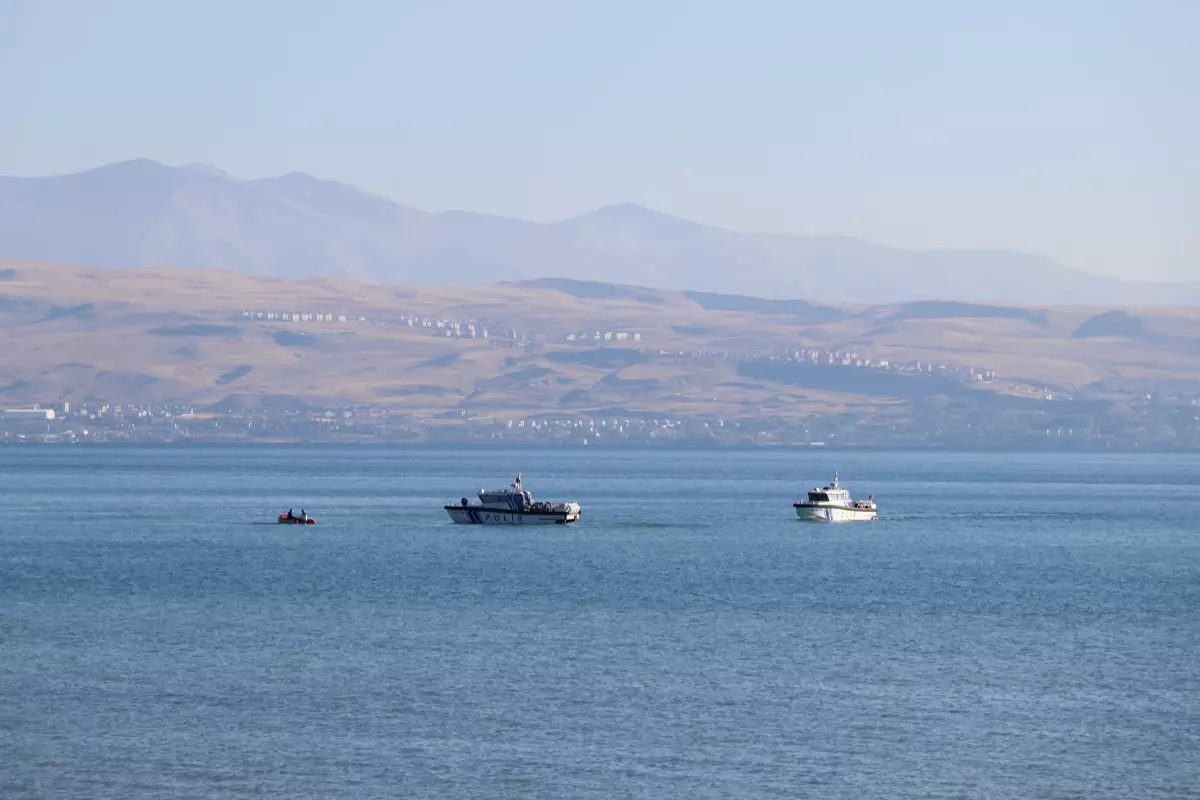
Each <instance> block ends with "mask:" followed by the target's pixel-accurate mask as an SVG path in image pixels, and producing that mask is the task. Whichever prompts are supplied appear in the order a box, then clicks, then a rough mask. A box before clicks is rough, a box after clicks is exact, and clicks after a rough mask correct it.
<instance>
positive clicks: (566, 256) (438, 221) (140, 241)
mask: <svg viewBox="0 0 1200 800" xmlns="http://www.w3.org/2000/svg"><path fill="white" fill-rule="evenodd" d="M0 255H6V256H10V257H15V258H22V259H37V260H45V261H52V262H60V263H73V264H81V265H93V266H102V267H130V266H163V265H166V266H181V267H220V268H225V269H232V270H237V271H241V272H246V273H250V274H254V275H266V276H277V277H313V276H332V277H344V278H352V279H356V280H361V281H368V282H374V283H386V284H410V285H433V284H441V285H481V284H490V283H497V282H501V281H519V280H529V279H536V278H547V277H555V278H567V279H573V280H583V281H604V282H610V283H622V284H631V285H639V286H649V287H657V288H671V289H685V290H692V291H701V292H716V293H725V294H739V295H757V296H761V297H767V298H804V299H809V300H816V301H823V302H838V303H884V302H886V303H896V302H909V301H916V300H931V299H946V300H950V299H952V300H969V301H982V302H996V303H1012V304H1032V305H1056V306H1062V305H1109V306H1111V305H1121V306H1129V305H1176V306H1179V305H1200V281H1196V282H1187V283H1172V284H1166V283H1132V282H1124V281H1119V280H1115V279H1112V278H1104V277H1099V276H1095V275H1091V274H1089V273H1086V272H1082V271H1080V270H1075V269H1071V268H1068V267H1065V266H1063V265H1061V264H1058V263H1056V262H1054V261H1051V260H1049V259H1047V258H1043V257H1041V256H1037V255H1032V254H1028V253H1019V252H1010V251H998V250H992V251H987V250H926V251H915V250H903V249H899V248H893V247H886V246H883V245H878V244H873V243H871V242H867V241H863V240H861V239H854V238H850V237H844V236H794V235H788V234H769V233H737V232H733V231H727V230H723V229H720V228H715V227H711V226H707V225H700V224H697V223H694V222H688V221H687V220H683V219H678V218H675V217H670V216H667V215H665V214H660V213H657V212H655V211H651V210H649V209H645V208H641V207H639V206H635V205H630V204H620V205H614V206H607V207H605V208H601V209H599V210H597V211H594V212H592V213H589V214H585V215H583V216H580V217H573V218H571V219H565V220H561V221H559V222H553V223H547V224H542V223H535V222H528V221H524V220H516V219H506V218H502V217H494V216H488V215H484V214H473V213H468V212H461V211H450V212H445V213H440V214H431V213H428V212H425V211H420V210H418V209H413V208H408V207H405V206H402V205H399V204H397V203H393V202H391V201H390V200H386V199H384V198H382V197H377V196H375V195H372V194H368V193H367V192H364V191H362V190H360V189H356V188H354V187H353V186H347V185H345V184H341V183H336V182H332V181H325V180H319V179H317V178H314V177H312V176H309V175H305V174H302V173H292V174H289V175H284V176H282V177H278V178H265V179H261V180H239V179H237V178H235V177H232V176H230V175H228V174H226V173H224V172H222V171H221V170H219V169H216V168H214V167H210V166H207V165H191V166H186V167H169V166H164V165H162V164H159V163H157V162H154V161H149V160H144V159H142V160H136V161H128V162H123V163H120V164H112V165H109V166H106V167H101V168H99V169H94V170H90V171H87V172H81V173H77V174H73V175H62V176H54V177H43V178H14V177H0Z"/></svg>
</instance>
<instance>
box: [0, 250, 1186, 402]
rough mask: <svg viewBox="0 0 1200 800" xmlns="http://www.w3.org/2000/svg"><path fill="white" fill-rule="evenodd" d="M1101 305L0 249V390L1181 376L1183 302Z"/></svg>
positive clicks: (368, 396) (485, 397) (511, 394)
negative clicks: (944, 373)
mask: <svg viewBox="0 0 1200 800" xmlns="http://www.w3.org/2000/svg"><path fill="white" fill-rule="evenodd" d="M1111 311H1112V310H1111V309H1098V308H1061V309H1056V308H1043V309H1029V308H1014V307H998V306H986V305H977V304H967V303H916V304H907V305H890V306H830V305H820V304H812V303H807V302H797V301H765V300H759V299H755V298H749V297H739V296H735V295H717V294H707V295H706V294H701V293H696V292H677V291H667V290H652V289H643V288H637V287H630V286H619V285H613V284H601V283H590V284H589V283H579V282H570V281H566V282H564V281H535V282H531V283H524V284H522V283H516V284H506V285H498V286H487V287H419V288H418V287H394V286H378V285H369V284H364V283H357V282H353V281H348V280H338V279H329V278H312V279H304V280H283V279H279V278H268V277H258V276H250V275H245V274H240V273H236V272H222V271H215V270H202V269H184V268H171V269H126V270H115V269H95V268H92V269H84V268H73V267H66V266H61V265H55V264H46V263H35V262H25V261H12V260H9V261H0V352H3V353H4V354H5V357H4V359H3V361H2V362H0V403H2V404H6V405H13V404H18V403H29V402H51V401H54V400H58V399H74V400H77V401H83V400H101V401H108V402H144V403H149V402H163V403H166V402H184V403H194V404H211V403H218V402H221V401H224V400H226V399H227V398H229V397H231V396H238V397H250V398H255V397H257V398H262V397H292V398H296V399H298V400H301V401H303V402H307V403H312V404H318V405H349V404H356V405H372V406H380V407H389V408H396V409H408V410H411V411H413V412H414V413H422V414H430V415H437V414H462V413H468V414H472V413H489V412H521V413H525V414H536V413H568V412H569V413H584V412H594V411H597V410H603V409H622V410H624V411H626V412H629V413H645V414H701V413H703V414H717V415H724V416H730V417H734V416H737V417H756V416H772V415H780V414H803V413H810V412H812V411H814V410H822V411H829V410H831V409H842V408H845V409H855V410H870V411H873V412H874V413H879V414H887V413H891V411H892V410H894V409H895V408H896V407H897V404H900V405H903V404H910V405H911V404H913V403H919V402H923V401H925V400H928V399H930V398H935V397H941V396H946V397H966V398H976V399H978V398H984V397H991V396H1004V395H1012V396H1028V395H1029V394H1031V393H1032V392H1033V391H1034V390H1035V389H1037V388H1039V387H1052V388H1054V389H1056V390H1068V391H1070V390H1077V389H1080V388H1082V387H1085V386H1088V385H1099V384H1103V383H1104V382H1105V381H1108V382H1109V384H1113V385H1114V387H1115V388H1116V389H1120V388H1121V387H1120V385H1119V384H1121V383H1122V382H1125V383H1129V384H1132V383H1133V382H1137V381H1145V380H1153V381H1160V382H1168V383H1170V382H1177V383H1180V384H1186V383H1187V382H1188V381H1193V382H1195V381H1197V380H1198V379H1200V310H1195V309H1176V310H1169V309H1166V310H1164V309H1149V310H1147V309H1125V310H1124V312H1125V316H1124V317H1121V318H1119V319H1118V321H1117V322H1116V323H1114V322H1113V320H1114V319H1117V318H1116V317H1113V316H1111ZM282 312H286V313H287V314H288V315H289V317H290V316H291V315H292V314H299V315H306V314H307V315H309V317H314V318H310V319H301V320H300V321H293V320H291V319H288V320H286V321H285V320H283V319H279V318H278V316H279V315H280V314H281V313H282ZM1105 314H1109V315H1110V316H1107V317H1106V316H1105ZM318 315H319V317H318ZM439 325H440V326H441V327H439ZM455 325H458V329H457V332H456V330H455V328H454V326H455ZM471 325H474V326H475V332H474V338H472V334H471V332H470V326H471ZM485 328H486V329H487V330H488V336H487V338H483V330H484V329H485ZM598 334H599V336H600V338H599V339H597V338H596V337H597V335H598ZM605 334H612V336H611V338H606V337H605ZM634 334H636V335H637V340H636V341H635V340H634ZM812 349H819V350H822V351H824V350H829V351H838V352H839V353H845V352H854V353H855V354H856V355H857V357H858V358H859V359H865V360H870V361H872V362H874V363H877V362H879V361H881V360H888V361H890V362H892V363H893V364H896V363H899V362H917V361H919V362H922V363H923V364H927V365H928V364H933V365H947V366H948V367H962V368H967V367H975V368H978V369H980V370H994V371H995V372H996V373H997V379H996V380H995V381H993V382H991V383H987V384H978V385H973V384H972V385H962V384H961V383H958V382H955V381H950V380H943V379H940V378H937V376H934V378H928V379H927V378H922V377H916V376H912V375H902V374H888V375H884V374H882V373H880V372H879V371H878V370H874V371H872V370H869V369H862V368H846V369H842V368H839V369H833V368H829V369H823V370H812V369H807V368H806V367H805V365H803V364H801V365H796V364H792V363H788V362H787V361H784V360H781V359H785V358H787V357H792V358H794V356H795V352H796V351H797V350H804V351H808V350H812ZM804 358H808V356H807V355H805V356H804ZM839 367H840V364H839ZM964 393H967V394H964Z"/></svg>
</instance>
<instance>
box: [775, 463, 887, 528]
mask: <svg viewBox="0 0 1200 800" xmlns="http://www.w3.org/2000/svg"><path fill="white" fill-rule="evenodd" d="M792 507H793V508H795V509H796V516H798V517H799V518H800V519H802V520H805V521H807V522H858V521H860V520H861V521H866V520H873V519H877V518H878V516H879V511H878V509H877V508H876V507H875V496H874V495H868V496H867V499H866V500H853V499H851V497H850V492H849V491H847V490H846V489H843V488H842V486H841V483H839V482H838V474H837V473H836V472H835V473H833V480H832V481H830V483H829V485H828V486H823V487H821V488H820V489H813V490H811V491H810V492H809V493H808V499H807V500H802V501H801V502H799V503H793V504H792Z"/></svg>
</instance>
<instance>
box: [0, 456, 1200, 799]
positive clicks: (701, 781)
mask: <svg viewBox="0 0 1200 800" xmlns="http://www.w3.org/2000/svg"><path fill="white" fill-rule="evenodd" d="M834 469H838V470H840V472H841V478H842V481H843V483H844V484H845V485H847V486H848V487H849V488H850V489H851V490H852V491H853V492H854V493H855V495H856V496H858V495H866V494H868V493H870V494H874V495H875V496H876V499H877V501H878V502H879V505H880V508H881V519H880V520H879V521H878V522H875V523H860V524H848V525H839V526H829V525H819V524H818V525H814V524H811V523H802V522H800V521H798V520H797V519H796V518H795V516H794V514H793V511H792V508H791V503H792V502H794V501H795V500H796V499H799V498H800V497H802V496H803V492H804V491H805V490H807V489H808V488H809V487H811V486H813V485H815V484H817V483H822V482H825V481H827V480H828V478H829V477H830V476H831V473H832V472H833V470H834ZM517 471H522V472H523V473H524V478H525V483H526V486H527V488H529V489H531V490H532V491H533V493H534V495H535V498H537V499H554V500H576V501H578V502H579V503H581V504H582V505H583V507H584V517H583V520H582V521H581V522H580V523H579V524H577V525H573V526H550V527H536V528H532V527H524V528H522V527H492V526H455V525H452V524H450V522H449V520H448V518H447V517H446V515H445V512H444V511H443V510H442V508H441V507H442V506H443V505H444V504H446V503H448V502H453V501H457V500H458V498H459V497H461V496H463V495H468V496H474V493H475V492H476V491H478V490H479V489H480V488H484V487H491V486H496V485H503V484H506V483H508V482H509V481H510V480H511V479H512V477H513V476H514V475H515V473H516V472H517ZM1198 483H1200V457H1197V456H1181V455H1173V456H1166V455H1151V454H1139V455H1067V456H1064V455H1044V454H1041V455H1034V454H1022V455H997V454H987V455H984V454H949V453H896V452H857V451H856V452H845V451H841V452H839V451H835V450H817V449H810V450H799V451H797V450H791V451H787V450H775V449H747V450H733V451H672V450H662V449H641V450H599V449H594V448H593V449H584V448H579V449H545V450H534V449H514V450H500V449H485V450H478V449H442V450H417V449H400V448H397V449H388V448H379V447H360V448H356V447H314V448H304V447H290V446H265V445H263V446H248V447H233V446H227V447H220V446H212V447H199V446H196V447H154V446H143V447H128V448H123V447H4V448H0V499H2V500H3V513H2V515H0V798H5V799H6V800H21V799H23V798H384V797H406V798H647V799H649V798H708V797H712V798H765V797H821V798H866V797H878V798H909V797H927V798H952V797H954V798H957V797H979V798H1039V797H1047V798H1049V797H1056V798H1057V797H1063V798H1075V797H1078V798H1122V800H1125V799H1127V798H1166V797H1170V798H1180V797H1200V788H1198V787H1200V524H1198V523H1197V520H1200V488H1198ZM301 507H303V508H304V509H305V510H307V511H308V512H309V513H310V514H311V515H313V516H315V517H316V518H317V520H318V524H317V525H315V526H307V527H305V526H281V525H276V524H274V523H273V520H274V518H275V516H276V515H277V514H278V513H280V512H281V511H285V510H287V509H288V508H293V509H295V510H296V511H297V512H299V510H300V508H301Z"/></svg>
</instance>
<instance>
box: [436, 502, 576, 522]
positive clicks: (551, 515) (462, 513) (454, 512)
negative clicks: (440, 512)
mask: <svg viewBox="0 0 1200 800" xmlns="http://www.w3.org/2000/svg"><path fill="white" fill-rule="evenodd" d="M446 513H447V514H449V515H450V519H451V520H452V521H453V522H455V523H456V524H458V525H566V524H568V523H571V522H575V521H577V520H578V519H579V515H580V512H579V511H575V510H571V511H506V510H501V509H494V508H479V507H478V506H467V507H465V508H464V507H463V506H446Z"/></svg>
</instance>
